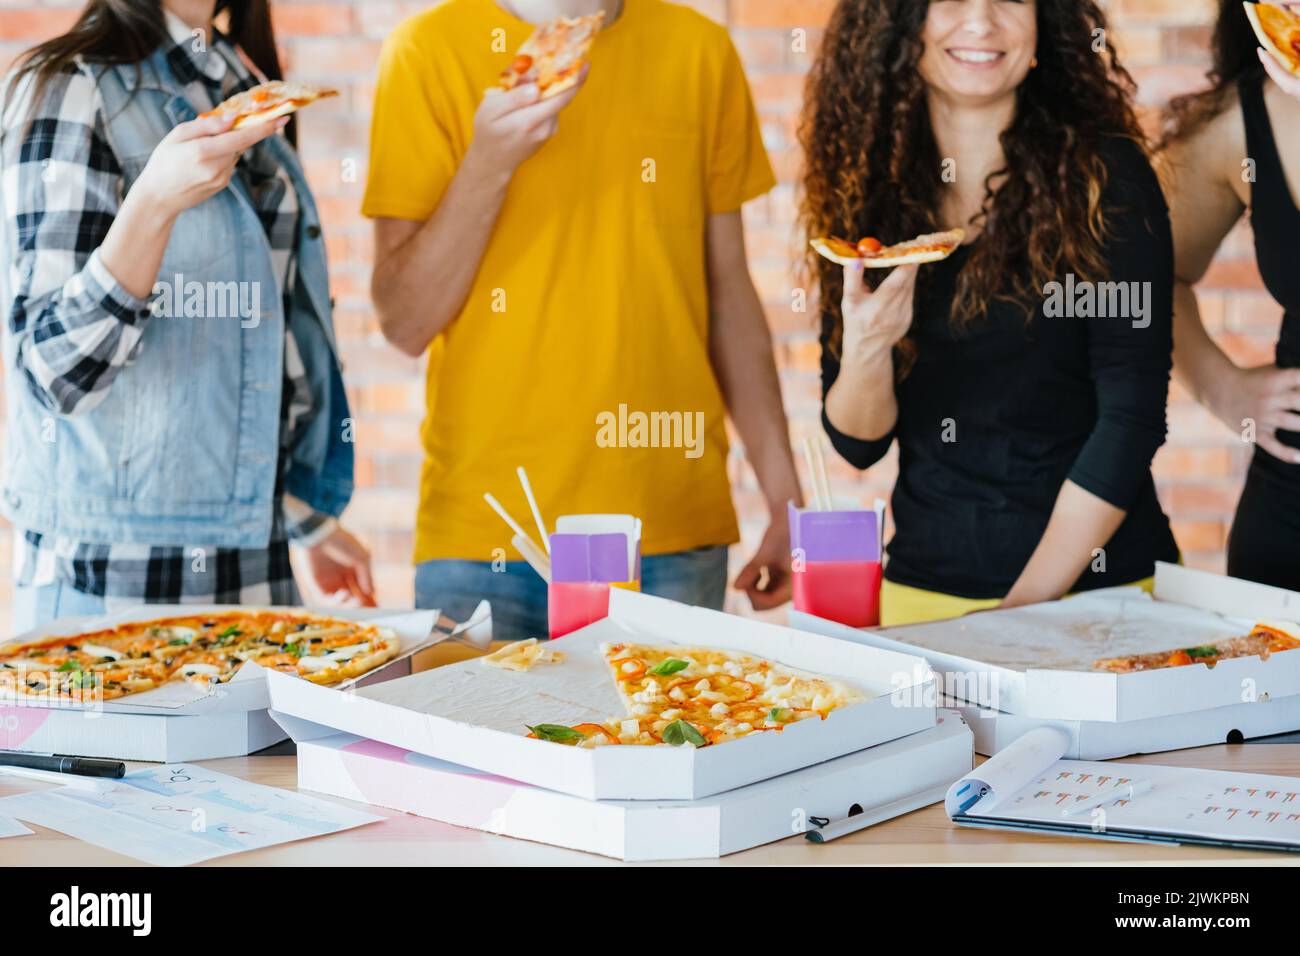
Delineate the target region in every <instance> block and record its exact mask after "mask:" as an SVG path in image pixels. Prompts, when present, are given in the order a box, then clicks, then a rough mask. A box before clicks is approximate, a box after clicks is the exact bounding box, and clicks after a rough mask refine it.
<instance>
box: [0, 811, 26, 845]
mask: <svg viewBox="0 0 1300 956" xmlns="http://www.w3.org/2000/svg"><path fill="white" fill-rule="evenodd" d="M31 833H32V831H31V830H29V829H27V828H26V827H25V826H23V825H22V824H21V823H19V822H18V821H17V820H15V819H14V818H13V817H7V816H5V815H4V814H2V813H0V840H3V839H4V838H5V837H16V836H31Z"/></svg>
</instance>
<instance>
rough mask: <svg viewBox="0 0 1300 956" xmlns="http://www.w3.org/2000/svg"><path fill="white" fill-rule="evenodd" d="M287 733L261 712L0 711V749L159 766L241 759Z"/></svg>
mask: <svg viewBox="0 0 1300 956" xmlns="http://www.w3.org/2000/svg"><path fill="white" fill-rule="evenodd" d="M287 736H288V735H287V734H286V733H285V732H284V730H283V728H281V726H280V725H279V724H278V723H276V722H275V720H274V719H273V718H272V717H271V716H270V714H269V712H268V711H265V710H236V711H229V712H226V713H219V714H203V715H200V716H197V717H170V716H162V717H160V716H152V715H149V714H103V713H97V712H95V711H89V712H84V713H76V712H73V713H67V712H63V711H56V710H51V709H50V708H39V707H0V750H22V751H27V752H29V753H59V754H76V755H78V756H82V757H104V758H107V759H111V760H148V761H155V762H159V763H173V762H177V761H180V762H187V761H193V760H215V759H217V758H219V757H242V756H244V755H245V754H251V753H256V752H257V751H259V750H262V749H263V748H266V747H269V746H271V745H272V744H276V743H279V742H280V741H281V740H284V739H285V738H286V737H287Z"/></svg>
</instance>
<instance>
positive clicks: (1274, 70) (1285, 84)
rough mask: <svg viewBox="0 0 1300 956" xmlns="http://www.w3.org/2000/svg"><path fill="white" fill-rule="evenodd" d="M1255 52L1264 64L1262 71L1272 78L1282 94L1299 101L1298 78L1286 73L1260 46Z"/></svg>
mask: <svg viewBox="0 0 1300 956" xmlns="http://www.w3.org/2000/svg"><path fill="white" fill-rule="evenodd" d="M1256 52H1257V53H1258V54H1259V60H1260V62H1261V63H1263V64H1264V69H1265V70H1266V71H1267V72H1268V75H1269V76H1271V77H1272V78H1273V82H1274V83H1276V84H1277V85H1278V86H1280V87H1281V88H1282V92H1284V93H1286V94H1287V95H1288V96H1290V97H1292V98H1293V99H1297V100H1300V76H1295V75H1294V74H1292V73H1288V72H1287V71H1286V70H1285V69H1284V68H1283V66H1282V64H1281V63H1279V62H1277V60H1275V59H1273V54H1271V53H1269V52H1268V51H1267V50H1265V49H1264V48H1263V47H1262V46H1261V47H1256Z"/></svg>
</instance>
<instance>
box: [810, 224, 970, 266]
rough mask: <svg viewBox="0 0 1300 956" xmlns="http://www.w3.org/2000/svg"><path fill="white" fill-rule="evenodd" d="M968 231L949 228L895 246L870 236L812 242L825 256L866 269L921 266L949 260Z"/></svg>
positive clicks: (840, 262)
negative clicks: (855, 240) (883, 243)
mask: <svg viewBox="0 0 1300 956" xmlns="http://www.w3.org/2000/svg"><path fill="white" fill-rule="evenodd" d="M964 238H966V230H964V229H949V230H948V231H946V232H932V233H928V234H926V235H923V236H917V237H916V238H915V239H909V240H907V241H906V242H900V243H897V244H896V245H892V246H886V245H882V244H881V242H880V240H878V239H874V238H872V237H870V236H867V237H865V238H863V239H859V240H858V241H857V242H853V241H851V240H849V239H838V238H836V237H834V236H827V237H823V238H818V239H812V240H810V241H809V244H810V245H811V246H812V247H813V249H814V250H815V251H816V252H817V254H818V255H820V256H821V257H822V258H824V259H829V260H830V261H831V262H837V263H839V264H840V265H842V266H850V265H859V264H860V265H861V266H862V267H863V268H864V269H892V268H894V267H895V266H906V265H922V264H924V263H927V262H938V261H940V260H941V259H947V258H948V257H949V256H950V255H952V254H953V253H954V252H956V251H957V248H958V247H959V246H960V245H961V243H962V240H963V239H964Z"/></svg>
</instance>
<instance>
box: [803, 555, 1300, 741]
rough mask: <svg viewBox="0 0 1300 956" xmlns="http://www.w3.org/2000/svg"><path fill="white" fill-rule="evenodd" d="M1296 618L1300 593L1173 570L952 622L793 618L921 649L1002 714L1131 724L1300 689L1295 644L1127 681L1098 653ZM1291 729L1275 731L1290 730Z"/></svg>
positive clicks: (945, 681)
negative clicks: (878, 623) (864, 624)
mask: <svg viewBox="0 0 1300 956" xmlns="http://www.w3.org/2000/svg"><path fill="white" fill-rule="evenodd" d="M1288 617H1290V618H1295V617H1300V594H1297V593H1294V592H1290V591H1284V590H1282V589H1280V588H1271V587H1267V586H1265V585H1262V584H1255V583H1252V582H1249V581H1240V580H1237V579H1234V578H1228V577H1223V576H1221V575H1215V574H1210V573H1207V572H1204V571H1194V570H1191V569H1188V568H1183V567H1180V566H1178V565H1172V564H1159V565H1158V566H1157V569H1156V586H1155V592H1154V596H1153V595H1150V594H1147V593H1146V592H1144V591H1142V590H1141V589H1139V588H1111V589H1105V590H1099V591H1092V592H1087V593H1084V594H1080V595H1078V596H1075V597H1071V598H1068V599H1065V600H1061V601H1052V602H1049V603H1045V604H1034V605H1030V606H1027V607H1019V608H1012V609H1010V610H1005V611H985V612H983V613H980V614H972V615H968V616H966V617H961V618H956V619H953V620H948V621H936V622H933V623H928V624H915V625H907V626H903V627H892V628H886V629H883V630H854V629H852V628H846V627H844V626H843V625H839V624H835V623H834V622H831V621H825V620H822V619H819V618H812V617H810V616H809V615H806V614H800V613H798V612H791V617H790V619H791V623H792V624H793V625H794V626H796V627H800V628H806V629H808V630H810V631H814V632H816V633H819V634H826V635H830V636H834V637H841V638H846V639H848V640H853V641H861V642H864V643H867V644H870V645H872V646H874V647H882V648H889V649H891V650H897V651H906V652H911V653H921V654H924V655H925V657H926V659H927V660H929V661H930V663H931V664H932V665H933V666H934V668H935V670H936V671H938V672H939V674H940V677H941V681H942V685H943V686H942V689H943V690H944V691H945V692H946V693H948V694H950V695H952V696H953V697H957V698H960V699H962V700H966V701H970V702H971V703H976V704H979V705H980V706H983V707H987V708H991V709H993V710H1000V711H1003V712H1006V713H1012V714H1021V715H1024V716H1031V717H1042V718H1053V719H1059V720H1092V721H1134V720H1143V719H1147V718H1152V717H1161V716H1166V715H1170V714H1185V713H1193V712H1196V711H1200V710H1204V709H1206V708H1214V707H1226V706H1229V705H1232V704H1240V703H1253V702H1256V701H1261V700H1263V701H1267V700H1270V699H1276V698H1278V697H1286V696H1293V695H1296V694H1300V649H1297V650H1291V651H1283V652H1280V653H1276V654H1272V655H1270V656H1269V657H1268V659H1267V660H1261V659H1260V658H1258V657H1241V658H1232V659H1228V660H1223V661H1220V662H1218V663H1217V664H1215V665H1214V666H1213V667H1209V666H1207V665H1205V664H1191V665H1188V666H1185V667H1167V668H1160V669H1155V670H1150V671H1142V672H1137V673H1131V674H1112V673H1108V672H1105V671H1098V670H1094V669H1093V667H1092V664H1093V662H1094V661H1096V660H1098V659H1101V658H1108V657H1120V656H1124V655H1128V654H1144V653H1155V652H1159V651H1169V650H1173V649H1176V648H1180V647H1196V646H1199V645H1203V644H1209V643H1212V642H1214V641H1219V640H1223V639H1225V638H1232V637H1240V636H1242V635H1244V634H1246V633H1248V632H1249V631H1250V628H1251V627H1252V626H1253V625H1254V624H1255V622H1256V621H1259V620H1266V619H1270V618H1273V619H1287V618H1288ZM1285 729H1289V728H1285V727H1284V728H1279V730H1285Z"/></svg>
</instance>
